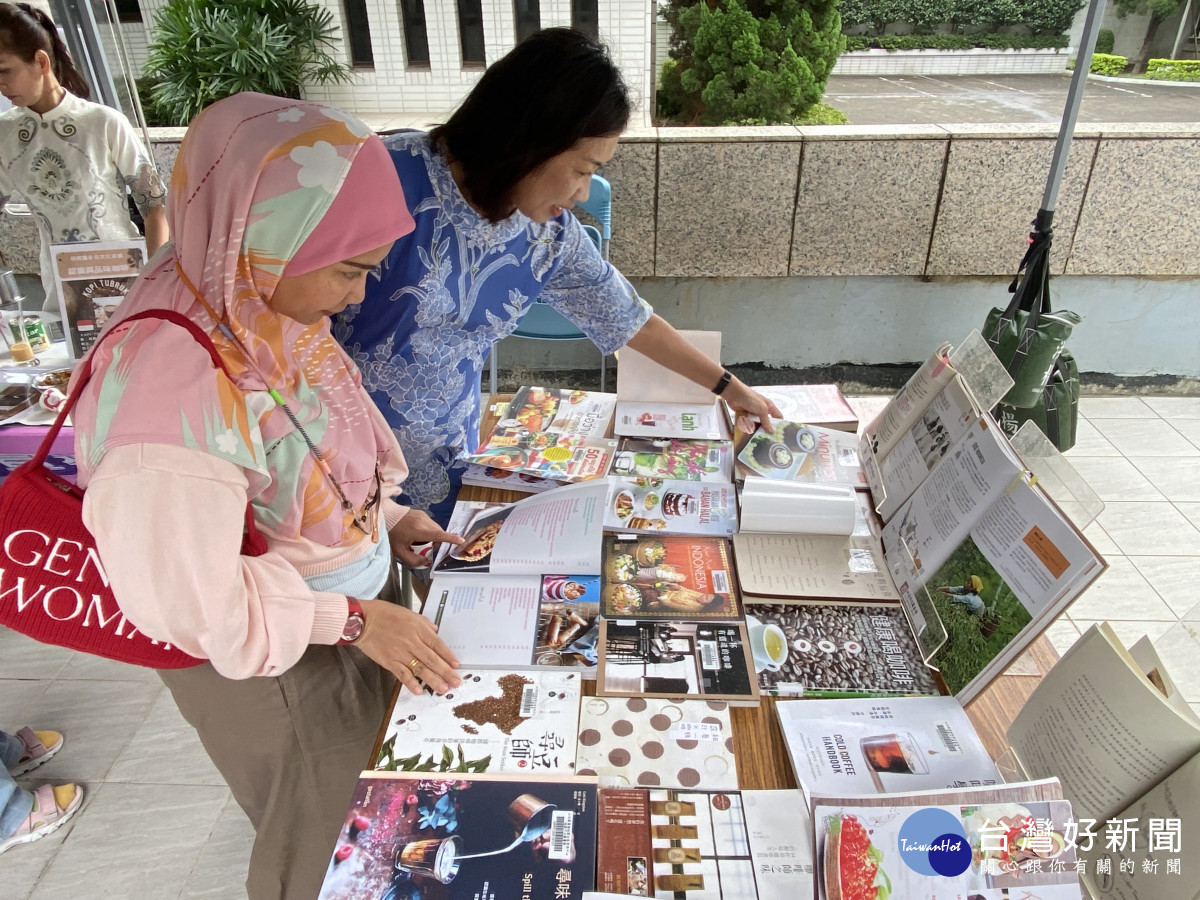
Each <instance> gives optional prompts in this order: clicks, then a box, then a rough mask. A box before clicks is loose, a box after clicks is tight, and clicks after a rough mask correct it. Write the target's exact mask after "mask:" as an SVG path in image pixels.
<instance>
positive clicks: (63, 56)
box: [0, 3, 92, 100]
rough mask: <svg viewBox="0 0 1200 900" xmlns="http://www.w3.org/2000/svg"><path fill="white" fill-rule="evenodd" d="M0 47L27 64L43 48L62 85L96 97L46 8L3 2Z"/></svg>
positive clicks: (81, 94) (69, 89)
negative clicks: (77, 67) (45, 10)
mask: <svg viewBox="0 0 1200 900" xmlns="http://www.w3.org/2000/svg"><path fill="white" fill-rule="evenodd" d="M0 50H2V51H4V52H5V53H11V54H13V55H14V56H17V57H19V58H20V59H23V60H24V61H25V62H27V63H31V62H33V58H34V57H35V56H37V52H38V51H39V50H41V51H43V52H44V53H45V54H46V55H47V56H48V57H50V68H51V70H52V71H53V72H54V77H55V78H57V79H58V83H59V84H61V85H62V86H63V87H64V88H66V89H67V90H68V91H70V92H71V93H72V94H74V95H75V96H76V97H82V98H83V99H84V100H87V99H88V98H89V97H91V96H92V89H91V88H90V87H88V83H87V82H86V81H85V80H84V78H83V76H82V75H81V74H80V73H79V70H78V69H76V68H75V62H74V60H72V59H71V52H70V51H69V50H67V45H66V44H64V43H63V40H62V38H60V37H59V36H58V28H56V27H55V25H54V22H53V20H51V18H50V17H49V16H48V15H46V13H45V12H43V11H42V10H40V9H37V8H36V7H33V6H30V5H29V4H28V3H0Z"/></svg>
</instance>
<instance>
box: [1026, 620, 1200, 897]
mask: <svg viewBox="0 0 1200 900" xmlns="http://www.w3.org/2000/svg"><path fill="white" fill-rule="evenodd" d="M1176 627H1177V628H1183V627H1184V626H1183V625H1178V626H1176ZM1007 736H1008V743H1009V745H1010V746H1011V748H1012V752H1013V756H1014V757H1015V759H1016V762H1017V764H1018V771H1019V772H1021V773H1024V774H1025V776H1026V777H1030V778H1038V777H1043V776H1044V775H1046V774H1047V773H1050V772H1053V773H1054V774H1055V775H1057V776H1058V777H1059V779H1060V780H1061V782H1062V790H1063V795H1064V796H1065V797H1066V798H1067V799H1068V800H1070V801H1071V805H1072V807H1073V808H1074V810H1075V813H1076V815H1077V816H1078V817H1079V818H1080V820H1081V823H1082V821H1083V820H1088V821H1089V822H1090V827H1088V826H1085V825H1084V824H1081V825H1080V827H1081V828H1082V829H1084V830H1085V831H1091V832H1093V833H1094V835H1095V837H1094V839H1093V840H1092V841H1090V842H1087V843H1090V844H1091V846H1090V847H1086V845H1083V846H1085V852H1084V854H1083V855H1084V856H1085V857H1087V862H1086V867H1085V870H1084V871H1085V882H1087V883H1088V886H1089V887H1090V888H1091V889H1092V891H1093V896H1096V897H1100V898H1103V900H1108V898H1115V900H1183V898H1187V900H1191V898H1193V897H1195V896H1196V885H1195V878H1194V877H1191V876H1189V875H1188V874H1187V873H1188V871H1189V868H1188V866H1189V864H1191V865H1194V863H1193V862H1192V860H1194V859H1195V858H1196V855H1195V854H1196V852H1197V851H1200V832H1198V831H1197V827H1196V825H1197V823H1198V822H1200V721H1197V718H1196V715H1195V713H1194V712H1193V711H1192V709H1191V708H1190V706H1189V705H1188V704H1187V703H1186V702H1185V701H1184V700H1183V698H1182V697H1181V696H1180V695H1179V692H1178V691H1177V689H1175V688H1174V685H1173V683H1172V681H1171V679H1170V677H1169V676H1168V675H1167V673H1166V669H1165V668H1164V666H1163V664H1162V661H1161V660H1160V659H1159V658H1158V655H1157V654H1156V653H1155V652H1154V648H1153V647H1152V646H1151V644H1150V642H1149V640H1148V639H1146V638H1142V639H1141V640H1140V641H1138V642H1137V643H1135V644H1134V645H1133V646H1132V647H1130V648H1129V649H1128V650H1127V649H1126V648H1125V646H1124V644H1123V643H1122V642H1121V640H1120V639H1119V638H1118V637H1117V636H1116V634H1115V633H1114V632H1113V630H1112V628H1111V627H1110V626H1109V625H1108V623H1107V622H1102V623H1099V624H1097V625H1093V626H1092V627H1090V628H1089V629H1088V630H1087V631H1086V632H1084V634H1083V636H1082V637H1080V638H1079V640H1077V641H1076V642H1075V643H1074V644H1073V645H1072V646H1071V647H1070V649H1068V650H1067V652H1066V653H1064V654H1063V656H1062V658H1061V659H1060V660H1059V661H1058V662H1057V663H1055V665H1054V667H1053V668H1051V670H1050V671H1049V672H1047V673H1046V675H1045V676H1044V677H1043V678H1042V680H1041V681H1040V682H1039V683H1038V686H1037V688H1036V689H1035V690H1034V692H1033V694H1032V695H1031V696H1030V697H1029V699H1028V700H1027V701H1026V702H1025V705H1024V707H1022V709H1021V711H1020V713H1018V714H1017V717H1016V718H1015V719H1014V720H1013V723H1012V725H1011V726H1010V727H1009V729H1008V735H1007ZM1130 820H1133V822H1132V824H1133V827H1134V828H1135V829H1137V835H1136V837H1135V838H1134V842H1133V845H1132V846H1131V845H1130V844H1129V843H1127V842H1125V841H1123V842H1122V843H1121V846H1120V847H1117V846H1115V845H1113V846H1110V845H1108V844H1107V842H1106V838H1105V832H1106V828H1107V826H1108V823H1109V822H1111V821H1117V822H1118V823H1120V822H1129V821H1130ZM1156 820H1157V821H1158V824H1159V826H1160V828H1159V833H1160V838H1159V839H1158V840H1154V839H1152V837H1151V835H1150V833H1149V831H1150V828H1151V826H1152V824H1153V823H1154V822H1155V821H1156ZM1171 821H1174V822H1175V823H1176V824H1175V826H1174V829H1175V832H1176V833H1175V834H1174V835H1172V834H1171V831H1170V829H1171V828H1172V826H1171V825H1169V824H1167V823H1169V822H1171ZM1180 823H1181V824H1180ZM1122 830H1123V829H1122ZM1162 838H1166V840H1165V841H1164V840H1162ZM1081 841H1082V838H1081ZM1156 843H1157V844H1158V846H1157V847H1155V846H1153V844H1156ZM1155 859H1156V860H1158V862H1157V865H1154V864H1151V865H1149V866H1145V867H1144V866H1143V861H1144V860H1155ZM1170 859H1175V860H1176V862H1177V864H1178V862H1179V860H1182V874H1172V872H1171V871H1170V867H1169V866H1168V860H1170ZM1102 861H1106V862H1105V865H1106V867H1107V869H1108V872H1107V874H1105V873H1102V872H1100V870H1099V863H1100V862H1102ZM1130 868H1132V870H1133V871H1129V869H1130Z"/></svg>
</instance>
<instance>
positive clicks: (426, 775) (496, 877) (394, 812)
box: [319, 771, 597, 900]
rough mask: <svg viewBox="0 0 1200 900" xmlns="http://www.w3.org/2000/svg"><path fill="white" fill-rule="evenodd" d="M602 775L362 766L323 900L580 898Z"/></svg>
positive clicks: (591, 853) (591, 856)
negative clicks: (372, 768)
mask: <svg viewBox="0 0 1200 900" xmlns="http://www.w3.org/2000/svg"><path fill="white" fill-rule="evenodd" d="M596 794H597V790H596V779H595V778H588V777H582V776H575V775H571V776H567V775H552V774H536V775H515V774H513V775H509V774H495V775H493V774H487V773H485V774H475V773H469V774H463V773H457V772H455V773H451V772H445V773H441V772H436V771H429V772H363V773H362V775H361V776H359V780H358V784H357V785H356V786H355V788H354V793H353V795H352V797H351V799H350V809H349V811H348V812H347V814H346V819H345V822H344V824H343V825H342V828H341V831H340V832H339V833H338V836H337V841H336V843H335V844H334V851H333V857H332V859H331V860H330V861H329V866H328V868H327V869H326V872H325V881H324V883H323V884H322V885H321V892H320V895H319V900H400V898H407V900H414V898H421V900H481V898H484V897H487V898H497V900H501V898H503V900H510V898H511V900H516V898H520V897H528V898H530V900H532V898H535V897H536V898H541V897H546V898H550V897H554V898H562V900H582V897H583V895H584V892H585V891H591V890H592V888H593V887H594V885H595V876H596Z"/></svg>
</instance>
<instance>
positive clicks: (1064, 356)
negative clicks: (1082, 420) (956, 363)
mask: <svg viewBox="0 0 1200 900" xmlns="http://www.w3.org/2000/svg"><path fill="white" fill-rule="evenodd" d="M992 415H994V416H995V417H996V421H997V422H999V423H1000V427H1001V428H1002V429H1003V430H1004V433H1005V434H1007V435H1008V436H1009V437H1010V438H1011V437H1012V436H1013V435H1015V434H1016V433H1017V429H1018V428H1020V427H1021V426H1022V425H1023V424H1024V423H1025V422H1027V421H1030V420H1032V421H1033V423H1034V424H1035V425H1037V427H1038V428H1040V429H1041V430H1042V434H1044V435H1046V437H1047V438H1049V440H1050V443H1052V444H1053V445H1054V446H1055V447H1057V448H1058V450H1059V452H1060V453H1065V452H1066V451H1068V450H1070V449H1071V448H1072V447H1074V446H1075V434H1076V429H1077V427H1078V425H1079V366H1078V365H1076V363H1075V357H1074V356H1072V355H1071V351H1070V350H1063V351H1062V353H1060V354H1059V355H1058V359H1056V360H1055V361H1054V367H1053V368H1052V369H1051V371H1050V378H1049V379H1048V380H1047V382H1046V386H1045V387H1044V388H1043V389H1042V395H1041V398H1040V399H1039V400H1038V402H1037V403H1036V404H1034V405H1033V406H1027V407H1019V406H1010V405H1009V404H1007V403H1004V402H1001V403H999V404H997V406H996V408H995V409H994V410H992Z"/></svg>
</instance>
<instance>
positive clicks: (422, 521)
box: [388, 509, 463, 569]
mask: <svg viewBox="0 0 1200 900" xmlns="http://www.w3.org/2000/svg"><path fill="white" fill-rule="evenodd" d="M388 540H389V542H390V543H391V545H392V554H393V555H394V556H395V557H396V559H398V560H400V562H402V563H403V564H404V565H406V566H408V567H409V568H411V569H419V568H421V567H422V566H425V565H427V564H428V560H426V559H425V558H424V557H422V556H421V554H419V553H417V552H416V551H415V550H413V548H412V545H413V544H427V543H429V542H431V541H436V542H438V543H441V542H443V541H447V542H449V543H451V544H461V543H462V542H463V539H462V538H461V537H460V536H459V535H457V534H451V533H450V532H449V531H445V530H443V529H442V527H441V526H440V525H438V523H437V522H435V521H433V519H431V518H430V517H429V514H428V513H424V512H422V511H421V510H419V509H410V510H409V511H408V512H406V513H405V514H404V517H403V518H402V519H401V520H400V521H399V522H397V523H396V524H395V525H393V526H392V529H391V531H389V532H388Z"/></svg>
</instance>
